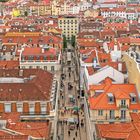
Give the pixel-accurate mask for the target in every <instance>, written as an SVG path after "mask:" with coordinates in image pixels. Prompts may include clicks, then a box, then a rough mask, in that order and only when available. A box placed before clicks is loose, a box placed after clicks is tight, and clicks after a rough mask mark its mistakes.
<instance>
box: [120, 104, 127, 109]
mask: <svg viewBox="0 0 140 140" xmlns="http://www.w3.org/2000/svg"><path fill="white" fill-rule="evenodd" d="M119 108H120V109H128V105H121V104H120V105H119Z"/></svg>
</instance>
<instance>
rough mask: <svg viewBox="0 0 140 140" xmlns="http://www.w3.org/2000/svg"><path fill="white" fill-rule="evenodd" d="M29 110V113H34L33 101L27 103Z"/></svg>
mask: <svg viewBox="0 0 140 140" xmlns="http://www.w3.org/2000/svg"><path fill="white" fill-rule="evenodd" d="M29 111H30V114H34V112H35V104H34V103H30V104H29Z"/></svg>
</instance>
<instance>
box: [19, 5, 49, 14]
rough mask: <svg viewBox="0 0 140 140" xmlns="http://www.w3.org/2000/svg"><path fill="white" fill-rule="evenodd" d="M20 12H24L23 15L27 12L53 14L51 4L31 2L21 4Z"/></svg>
mask: <svg viewBox="0 0 140 140" xmlns="http://www.w3.org/2000/svg"><path fill="white" fill-rule="evenodd" d="M20 12H21V13H22V15H24V14H25V12H27V13H28V15H38V16H40V15H41V16H43V15H51V6H50V5H45V4H29V5H25V6H21V7H20Z"/></svg>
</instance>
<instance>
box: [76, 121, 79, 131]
mask: <svg viewBox="0 0 140 140" xmlns="http://www.w3.org/2000/svg"><path fill="white" fill-rule="evenodd" d="M76 127H77V130H78V128H79V122H78V123H77V125H76Z"/></svg>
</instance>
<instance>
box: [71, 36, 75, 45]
mask: <svg viewBox="0 0 140 140" xmlns="http://www.w3.org/2000/svg"><path fill="white" fill-rule="evenodd" d="M75 39H76V38H75V36H74V35H72V37H71V45H72V46H73V47H75Z"/></svg>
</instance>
